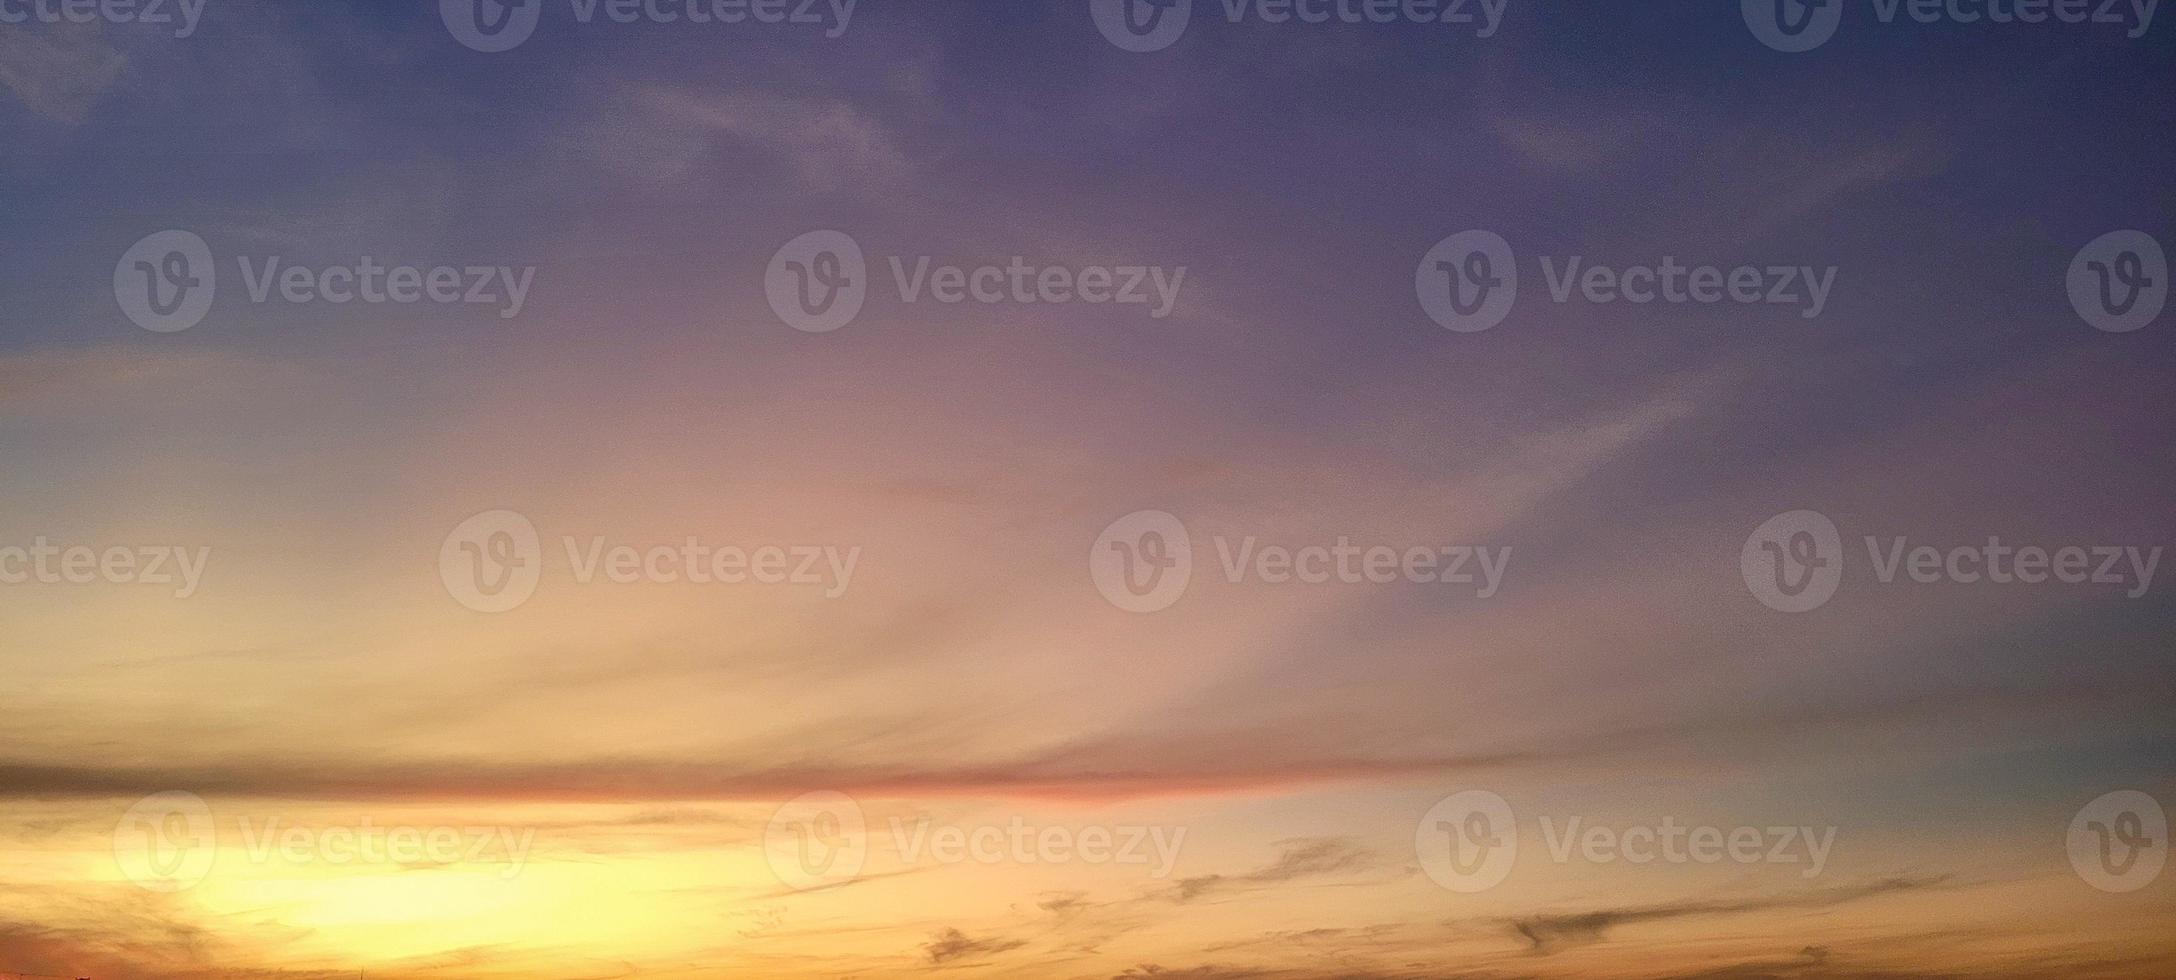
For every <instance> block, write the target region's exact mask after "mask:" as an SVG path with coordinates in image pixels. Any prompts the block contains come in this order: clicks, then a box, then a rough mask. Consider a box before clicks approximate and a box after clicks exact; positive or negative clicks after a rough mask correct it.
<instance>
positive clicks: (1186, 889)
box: [1169, 838, 1379, 902]
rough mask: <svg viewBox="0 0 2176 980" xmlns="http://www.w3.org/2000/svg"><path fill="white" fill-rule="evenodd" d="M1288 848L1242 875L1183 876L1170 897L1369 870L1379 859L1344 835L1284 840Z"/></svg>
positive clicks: (1187, 899)
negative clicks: (1265, 865)
mask: <svg viewBox="0 0 2176 980" xmlns="http://www.w3.org/2000/svg"><path fill="white" fill-rule="evenodd" d="M1280 843H1282V844H1283V845H1284V847H1285V851H1284V853H1283V854H1280V855H1278V856H1277V860H1275V861H1273V862H1271V863H1270V864H1269V866H1268V867H1264V868H1261V869H1259V870H1256V871H1250V872H1247V873H1246V874H1241V875H1201V876H1198V877H1193V878H1182V879H1180V880H1179V882H1178V884H1176V885H1174V886H1173V887H1172V889H1171V891H1170V893H1169V897H1170V898H1171V899H1172V900H1173V901H1177V902H1191V901H1193V900H1195V899H1197V898H1200V897H1201V896H1203V895H1208V894H1213V893H1216V892H1223V891H1231V890H1245V889H1249V888H1257V887H1262V886H1267V885H1281V884H1284V883H1287V882H1292V881H1299V880H1302V879H1307V878H1324V877H1331V876H1335V875H1341V874H1348V873H1351V872H1355V871H1365V870H1368V869H1369V868H1373V867H1375V866H1377V864H1378V863H1379V862H1378V861H1377V858H1376V856H1375V854H1374V852H1372V851H1369V850H1368V849H1366V848H1364V847H1361V846H1359V845H1358V844H1355V843H1353V842H1352V841H1349V840H1345V839H1342V838H1318V839H1311V840H1292V841H1283V842H1280Z"/></svg>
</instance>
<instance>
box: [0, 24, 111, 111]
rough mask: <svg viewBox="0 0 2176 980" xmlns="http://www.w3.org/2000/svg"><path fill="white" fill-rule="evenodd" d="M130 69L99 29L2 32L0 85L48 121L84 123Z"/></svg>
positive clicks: (15, 29)
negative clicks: (109, 90)
mask: <svg viewBox="0 0 2176 980" xmlns="http://www.w3.org/2000/svg"><path fill="white" fill-rule="evenodd" d="M127 67H128V56H127V55H124V54H122V53H121V52H120V51H118V50H115V49H114V47H113V46H112V45H110V44H107V43H106V41H105V39H104V38H103V37H101V36H100V34H99V32H98V30H97V29H96V28H95V27H76V26H73V25H60V26H56V27H54V28H52V29H50V30H24V29H23V28H20V27H7V28H0V86H4V87H5V88H6V89H7V90H8V91H9V92H12V93H14V95H15V98H16V100H17V101H19V102H21V103H22V104H23V105H24V106H25V107H26V108H28V109H30V111H32V112H35V113H37V114H39V115H41V116H44V117H46V118H48V119H53V120H57V121H60V122H65V123H70V124H79V123H81V122H83V121H84V119H85V118H86V117H87V116H88V115H89V114H90V111H91V107H92V106H95V105H97V104H98V101H99V99H100V98H102V97H103V96H104V95H105V94H106V91H107V90H108V89H110V88H112V87H113V83H114V82H116V81H118V80H119V79H120V77H121V73H122V72H123V70H125V69H126V68H127Z"/></svg>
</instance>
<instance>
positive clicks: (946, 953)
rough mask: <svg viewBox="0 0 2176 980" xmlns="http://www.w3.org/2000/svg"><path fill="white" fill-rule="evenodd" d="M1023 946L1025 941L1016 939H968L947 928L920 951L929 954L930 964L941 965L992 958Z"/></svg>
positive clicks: (957, 931) (958, 932) (960, 933)
mask: <svg viewBox="0 0 2176 980" xmlns="http://www.w3.org/2000/svg"><path fill="white" fill-rule="evenodd" d="M1025 945H1027V943H1026V942H1025V941H1023V940H1017V939H969V938H968V937H967V934H966V933H963V932H961V931H959V930H958V929H952V928H947V929H945V930H943V931H942V932H939V933H937V936H936V938H935V939H932V940H931V941H930V942H929V944H928V945H926V946H923V947H922V951H923V952H925V953H927V954H929V961H930V962H931V963H935V964H942V963H951V962H953V961H956V960H963V959H975V958H979V957H984V956H994V955H996V954H998V953H1003V952H1006V951H1009V950H1015V949H1019V948H1020V947H1022V946H1025Z"/></svg>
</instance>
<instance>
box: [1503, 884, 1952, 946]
mask: <svg viewBox="0 0 2176 980" xmlns="http://www.w3.org/2000/svg"><path fill="white" fill-rule="evenodd" d="M1946 880H1947V879H1946V878H1889V879H1885V880H1883V881H1879V882H1875V883H1873V884H1870V885H1862V886H1859V887H1855V888H1835V889H1827V890H1823V891H1816V892H1808V893H1805V894H1800V895H1784V896H1777V897H1773V898H1754V899H1740V900H1735V901H1725V902H1674V903H1664V904H1658V905H1640V906H1628V907H1624V908H1614V909H1598V910H1595V911H1592V912H1576V913H1569V914H1553V915H1535V916H1528V917H1525V918H1519V919H1513V920H1511V921H1510V923H1509V925H1510V927H1511V930H1512V931H1513V932H1515V933H1517V934H1518V935H1519V936H1520V937H1521V938H1524V939H1525V940H1526V941H1527V943H1528V944H1529V945H1530V947H1531V949H1532V950H1533V951H1534V952H1536V953H1542V954H1547V953H1552V952H1555V951H1557V950H1559V949H1562V948H1564V947H1567V946H1583V945H1586V944H1589V943H1597V942H1600V941H1602V939H1603V938H1604V936H1605V934H1606V933H1607V932H1608V931H1609V930H1610V929H1611V928H1613V927H1616V926H1621V925H1628V924H1632V923H1641V922H1660V921H1665V920H1669V919H1685V918H1695V917H1707V916H1718V915H1738V914H1742V913H1747V912H1766V911H1774V910H1778V909H1819V908H1829V907H1831V906H1836V905H1843V904H1846V903H1849V902H1856V901H1859V900H1861V899H1866V898H1872V897H1875V896H1878V895H1888V894H1893V893H1896V892H1903V891H1912V890H1915V889H1920V888H1927V887H1931V886H1934V885H1938V884H1941V883H1942V882H1944V881H1946Z"/></svg>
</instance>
